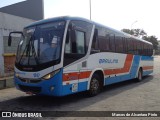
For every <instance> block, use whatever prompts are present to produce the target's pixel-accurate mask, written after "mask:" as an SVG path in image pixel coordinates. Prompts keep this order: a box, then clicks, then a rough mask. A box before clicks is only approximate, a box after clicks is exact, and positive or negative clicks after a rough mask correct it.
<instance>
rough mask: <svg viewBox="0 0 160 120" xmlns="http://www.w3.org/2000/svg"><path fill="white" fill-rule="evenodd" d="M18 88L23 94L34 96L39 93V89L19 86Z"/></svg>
mask: <svg viewBox="0 0 160 120" xmlns="http://www.w3.org/2000/svg"><path fill="white" fill-rule="evenodd" d="M19 88H20V89H21V90H22V91H24V92H32V93H35V94H37V93H40V92H41V87H31V86H24V85H19Z"/></svg>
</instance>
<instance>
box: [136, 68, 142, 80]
mask: <svg viewBox="0 0 160 120" xmlns="http://www.w3.org/2000/svg"><path fill="white" fill-rule="evenodd" d="M142 79H143V71H142V69H139V71H138V76H137V81H138V82H140V81H142Z"/></svg>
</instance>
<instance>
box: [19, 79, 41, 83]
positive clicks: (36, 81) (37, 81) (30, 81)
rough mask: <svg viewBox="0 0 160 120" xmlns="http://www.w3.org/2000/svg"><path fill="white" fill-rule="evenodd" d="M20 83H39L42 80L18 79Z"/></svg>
mask: <svg viewBox="0 0 160 120" xmlns="http://www.w3.org/2000/svg"><path fill="white" fill-rule="evenodd" d="M19 79H20V81H22V82H25V83H39V82H41V81H42V80H41V79H34V80H33V79H26V78H19Z"/></svg>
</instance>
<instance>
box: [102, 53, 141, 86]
mask: <svg viewBox="0 0 160 120" xmlns="http://www.w3.org/2000/svg"><path fill="white" fill-rule="evenodd" d="M130 62H132V65H131V68H130V71H129V73H123V75H118V74H117V75H116V76H113V77H108V78H105V85H110V84H113V83H118V82H122V81H126V80H131V79H133V78H135V77H136V74H137V70H138V68H139V63H140V56H138V55H135V56H133V60H132V61H130ZM126 69H127V68H126ZM121 74H122V73H121Z"/></svg>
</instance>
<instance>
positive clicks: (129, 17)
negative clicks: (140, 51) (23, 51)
mask: <svg viewBox="0 0 160 120" xmlns="http://www.w3.org/2000/svg"><path fill="white" fill-rule="evenodd" d="M20 1H24V0H3V2H2V0H1V2H0V7H3V6H6V5H10V4H13V3H16V2H20ZM91 3H92V4H91V5H92V7H91V8H92V20H93V21H95V22H98V23H101V24H103V25H106V26H109V27H112V28H114V29H117V30H121V29H123V28H127V29H131V28H132V29H136V28H139V29H143V30H144V31H145V32H146V33H147V34H148V35H155V36H156V37H157V38H158V39H159V40H160V30H159V27H160V15H159V12H160V6H159V5H160V0H91ZM44 15H45V19H46V18H51V17H57V16H78V17H83V18H87V19H90V8H89V0H44Z"/></svg>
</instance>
